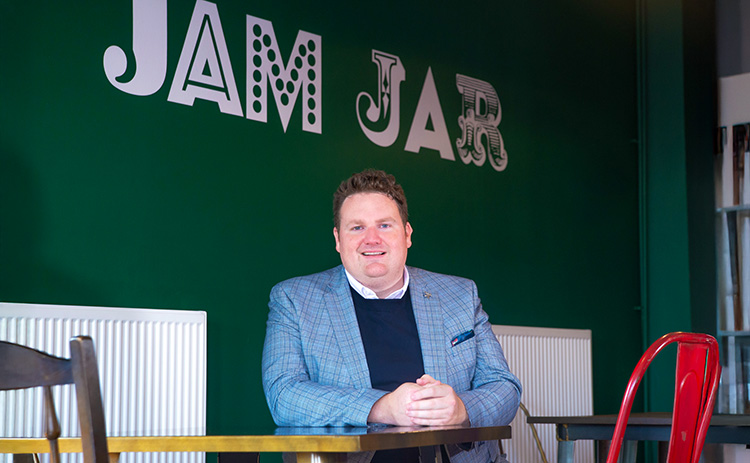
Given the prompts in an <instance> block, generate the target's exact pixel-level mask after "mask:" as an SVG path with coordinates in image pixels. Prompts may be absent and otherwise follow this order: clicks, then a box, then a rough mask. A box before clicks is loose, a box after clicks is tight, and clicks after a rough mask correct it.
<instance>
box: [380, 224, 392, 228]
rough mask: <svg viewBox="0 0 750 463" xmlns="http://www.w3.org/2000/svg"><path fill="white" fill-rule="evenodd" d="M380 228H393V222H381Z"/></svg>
mask: <svg viewBox="0 0 750 463" xmlns="http://www.w3.org/2000/svg"><path fill="white" fill-rule="evenodd" d="M380 228H391V224H389V223H381V224H380Z"/></svg>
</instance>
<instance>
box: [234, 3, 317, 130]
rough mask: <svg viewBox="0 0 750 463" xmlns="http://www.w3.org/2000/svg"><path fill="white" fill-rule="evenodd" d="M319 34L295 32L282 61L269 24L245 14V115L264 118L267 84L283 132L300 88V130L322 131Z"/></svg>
mask: <svg viewBox="0 0 750 463" xmlns="http://www.w3.org/2000/svg"><path fill="white" fill-rule="evenodd" d="M320 56H321V37H320V36H319V35H315V34H311V33H309V32H305V31H299V32H298V33H297V39H296V40H295V42H294V47H293V49H292V53H291V55H290V56H289V60H288V61H287V63H286V66H285V65H284V61H283V60H282V58H281V53H280V52H279V44H278V42H277V41H276V34H275V33H274V31H273V24H272V23H271V22H270V21H266V20H265V19H260V18H256V17H254V16H250V15H248V16H247V118H248V119H251V120H254V121H259V122H267V121H268V98H267V91H268V88H269V86H270V88H271V90H272V91H273V97H274V100H275V101H276V108H277V109H278V111H279V117H280V118H281V125H282V126H283V128H284V132H286V129H287V126H288V125H289V119H290V118H291V116H292V111H293V110H294V105H295V103H296V101H297V97H298V96H299V94H300V92H301V93H302V98H301V99H302V130H304V131H306V132H313V133H322V127H323V123H322V122H323V121H322V117H321V115H322V112H321V101H322V100H321V96H320V93H321V90H322V85H321V77H322V76H321V68H322V66H321V59H320Z"/></svg>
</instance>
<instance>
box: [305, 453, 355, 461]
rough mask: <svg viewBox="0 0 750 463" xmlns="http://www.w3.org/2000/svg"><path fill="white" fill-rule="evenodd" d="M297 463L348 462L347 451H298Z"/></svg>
mask: <svg viewBox="0 0 750 463" xmlns="http://www.w3.org/2000/svg"><path fill="white" fill-rule="evenodd" d="M297 463H346V453H332V452H321V453H314V452H310V453H306V452H298V453H297Z"/></svg>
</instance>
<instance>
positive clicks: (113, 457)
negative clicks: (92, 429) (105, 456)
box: [109, 453, 120, 463]
mask: <svg viewBox="0 0 750 463" xmlns="http://www.w3.org/2000/svg"><path fill="white" fill-rule="evenodd" d="M109 463H120V454H119V453H110V454H109Z"/></svg>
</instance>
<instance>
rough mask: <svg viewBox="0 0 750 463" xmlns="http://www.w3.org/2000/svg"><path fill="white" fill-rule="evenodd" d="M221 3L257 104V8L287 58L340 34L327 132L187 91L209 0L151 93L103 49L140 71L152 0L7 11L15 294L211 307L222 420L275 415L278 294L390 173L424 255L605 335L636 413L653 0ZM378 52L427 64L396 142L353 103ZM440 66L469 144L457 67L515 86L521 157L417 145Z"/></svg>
mask: <svg viewBox="0 0 750 463" xmlns="http://www.w3.org/2000/svg"><path fill="white" fill-rule="evenodd" d="M214 4H215V5H216V6H217V8H218V12H219V15H220V18H221V26H222V29H223V36H224V38H225V40H226V44H227V49H228V53H229V56H230V57H231V64H232V69H233V73H232V74H233V76H234V79H235V81H236V85H237V89H238V92H239V99H240V100H241V102H242V108H243V111H244V110H245V105H244V104H245V101H246V100H247V92H246V87H245V82H246V81H247V79H248V78H249V76H248V72H247V71H246V61H247V60H246V54H247V53H248V51H247V50H248V46H247V45H246V33H247V31H246V15H252V16H254V17H259V18H262V19H265V20H268V21H270V22H271V23H272V24H273V28H274V32H275V37H276V40H277V43H278V45H279V49H280V51H281V54H282V56H283V59H284V61H285V62H286V60H287V59H288V57H289V55H290V53H291V51H292V49H293V47H294V44H295V38H296V37H297V33H298V31H300V30H302V31H307V32H310V33H312V34H316V35H319V36H320V37H321V42H320V43H321V63H320V64H321V68H320V72H321V75H322V79H321V88H320V91H321V105H322V109H321V119H322V130H321V133H312V132H309V131H305V130H303V129H302V122H301V121H302V117H303V115H302V110H301V108H302V105H303V101H302V100H301V99H300V100H299V101H297V102H296V104H295V108H294V111H293V113H292V116H291V119H290V122H289V125H288V127H287V128H286V131H285V130H284V129H283V127H282V124H281V122H280V118H279V114H278V111H277V109H276V105H275V104H273V103H271V104H269V113H268V120H267V122H265V123H264V122H258V121H256V120H250V119H248V118H247V117H241V116H236V115H229V114H225V113H222V112H221V111H220V110H219V107H218V106H217V104H216V103H215V102H212V101H205V100H200V99H198V100H196V101H195V103H194V104H193V105H192V106H189V105H183V104H177V103H173V102H170V101H168V96H169V92H170V87H171V85H172V81H173V79H174V78H175V74H176V68H177V65H178V61H179V59H180V53H181V51H182V48H183V42H184V41H185V36H186V32H187V30H188V25H189V24H190V20H191V15H192V14H193V8H194V6H195V3H193V2H190V1H181V2H169V4H168V14H167V25H168V27H167V31H168V32H167V39H168V40H167V43H168V46H167V67H166V76H165V77H166V79H165V82H164V84H163V85H162V86H161V87H159V88H158V90H157V91H155V93H153V94H150V95H147V96H135V95H132V94H129V93H126V92H124V91H121V90H119V89H117V88H115V86H114V85H112V84H110V82H109V81H108V79H107V76H106V75H105V72H104V68H103V64H102V63H103V56H104V52H105V50H106V49H107V48H108V47H110V46H112V45H116V46H119V47H120V48H122V49H123V50H125V51H126V54H127V57H128V70H127V72H126V74H125V75H124V76H123V77H122V78H121V79H120V80H121V81H123V82H127V81H129V80H130V79H131V78H133V76H134V75H137V73H138V71H136V69H135V66H134V64H133V60H134V57H133V53H132V43H133V15H132V7H133V4H132V2H130V1H122V0H118V1H112V2H93V1H84V2H76V3H73V4H71V3H65V2H42V4H38V3H27V2H3V3H2V4H0V63H2V72H1V73H0V300H2V301H8V302H34V303H52V304H79V305H97V306H123V307H151V308H172V309H188V310H205V311H206V312H208V320H209V333H208V335H209V338H208V356H209V358H208V375H209V378H208V406H209V412H208V413H209V414H208V428H209V432H211V433H227V432H236V431H237V429H238V427H239V426H241V424H242V423H246V422H248V420H252V421H253V422H257V423H260V424H264V423H266V424H267V423H270V422H271V420H270V415H269V413H268V411H267V409H266V405H265V401H264V399H263V396H262V392H261V386H260V353H261V346H262V343H263V337H264V331H265V319H266V311H267V307H266V304H267V301H268V293H269V290H270V288H271V286H272V285H273V284H274V283H276V282H278V281H280V280H282V279H286V278H289V277H292V276H296V275H300V274H305V273H312V272H315V271H319V270H323V269H326V268H329V267H331V266H334V265H336V264H337V263H338V262H339V259H338V255H337V254H336V252H335V250H334V243H333V237H332V233H331V228H332V222H331V210H330V209H331V205H330V203H331V196H332V193H333V190H334V189H335V187H336V186H337V185H338V183H339V181H341V180H342V179H343V178H345V177H347V176H348V175H349V174H351V173H352V172H355V171H359V170H361V169H363V168H366V167H376V168H382V169H385V170H387V171H389V172H391V173H393V174H395V175H396V176H397V178H398V179H399V180H400V181H401V183H402V184H403V185H404V188H405V190H406V193H407V195H408V198H409V203H410V210H411V223H412V225H413V227H414V235H413V241H414V246H413V247H412V249H411V252H410V255H409V263H410V264H411V265H414V266H419V267H424V268H427V269H430V270H434V271H439V272H446V273H452V274H457V275H462V276H465V277H469V278H473V279H474V280H476V282H477V283H478V285H479V288H480V296H481V297H482V299H483V302H484V307H485V309H486V310H487V312H488V313H489V314H490V317H491V321H492V322H493V323H498V324H518V325H532V326H549V327H565V328H588V329H591V330H592V331H593V341H594V343H593V349H594V373H595V378H594V391H595V396H594V401H595V411H597V412H601V413H612V412H615V411H616V410H617V408H618V407H619V400H620V397H621V394H622V388H623V385H624V384H625V382H626V380H627V377H628V376H629V373H630V371H631V369H632V366H633V365H634V364H635V361H636V359H637V358H638V356H639V354H640V352H641V350H642V339H641V336H642V328H641V312H639V311H638V310H637V308H638V307H640V306H641V305H642V304H641V273H640V271H639V265H640V258H639V256H640V253H639V249H640V248H639V234H640V228H639V191H640V190H639V149H638V136H639V133H638V127H639V125H638V121H639V118H638V108H639V106H638V103H637V101H638V99H637V88H638V85H637V72H638V65H637V63H638V60H637V47H636V8H635V4H634V2H633V1H631V0H628V1H625V0H617V1H610V2H599V1H594V0H575V1H574V0H568V1H566V0H557V1H554V2H549V1H539V0H531V1H528V2H477V1H466V2H461V3H460V4H457V3H448V2H437V3H435V2H413V1H409V2H391V1H386V2H378V3H377V4H361V3H358V2H336V1H329V2H286V3H284V4H283V5H281V4H276V5H273V6H272V5H270V2H241V1H232V0H217V1H216V2H215V3H214ZM212 26H213V27H214V31H215V26H216V25H215V24H213V25H212ZM372 50H379V51H383V52H387V53H390V54H393V55H398V56H399V57H400V59H401V62H402V63H403V66H404V68H405V72H406V79H405V81H404V82H403V83H402V84H401V87H400V89H401V99H400V102H401V111H400V115H401V123H400V132H399V135H398V137H397V138H396V140H395V142H394V143H393V144H392V145H390V146H387V147H381V146H378V145H376V144H374V143H372V142H371V141H370V140H369V139H368V138H367V137H366V136H365V135H364V133H363V131H362V129H361V128H360V126H359V123H358V121H357V115H356V114H357V113H356V109H357V108H356V101H357V96H358V94H359V93H360V92H367V93H368V94H373V93H374V92H375V91H376V85H377V82H378V80H377V79H378V76H377V71H376V66H375V64H374V63H373V62H372V59H371V53H372ZM429 69H431V72H432V75H433V77H434V82H435V88H436V91H437V94H438V95H439V102H440V106H441V109H442V113H443V115H444V119H445V124H446V127H447V131H448V134H449V137H450V140H451V142H452V141H453V140H455V139H458V138H460V137H461V134H462V132H461V127H460V126H459V124H458V117H459V116H460V115H461V114H462V99H461V98H462V97H461V94H460V93H459V91H458V89H457V86H456V75H457V74H461V75H465V76H470V77H472V78H475V79H479V80H481V81H484V82H487V83H489V84H490V85H491V86H492V87H493V88H494V90H495V91H496V92H497V95H498V97H499V100H500V104H501V107H502V119H501V122H500V124H499V126H498V128H499V131H500V133H501V134H502V138H503V141H504V146H505V149H506V150H507V156H508V165H507V168H506V169H505V170H503V171H496V170H494V169H493V168H492V167H490V165H489V164H488V163H485V164H484V165H482V166H476V165H473V164H469V165H466V164H464V163H463V162H462V161H460V160H459V159H458V157H457V158H456V160H455V161H449V160H445V159H442V158H441V156H440V154H439V153H438V151H436V150H433V149H428V148H423V149H421V150H420V151H419V152H418V153H414V152H410V151H406V150H404V146H405V144H406V140H407V137H408V134H409V130H410V127H411V124H412V118H413V117H414V114H415V109H416V108H417V104H418V101H419V98H420V93H421V92H422V87H423V83H424V81H425V76H426V75H427V73H428V70H429ZM224 71H225V72H226V68H224ZM268 95H269V103H270V101H271V100H272V97H271V96H270V95H271V94H270V90H268ZM433 114H434V113H433ZM435 127H436V126H435V122H434V121H431V122H430V123H428V126H427V129H428V130H433V129H434V128H435ZM454 152H455V148H454ZM677 174H679V175H683V174H682V173H680V172H677ZM652 192H653V190H652ZM683 194H685V193H684V189H683ZM683 215H684V214H683ZM678 226H679V225H678ZM680 239H681V240H682V239H683V238H680ZM678 244H679V243H678ZM673 265H675V266H677V267H679V272H678V273H677V274H676V276H675V278H680V279H684V278H685V274H684V271H683V269H684V266H685V265H687V263H686V262H682V261H678V262H674V263H673ZM680 272H683V273H680ZM613 359H616V361H613ZM532 412H533V410H532Z"/></svg>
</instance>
